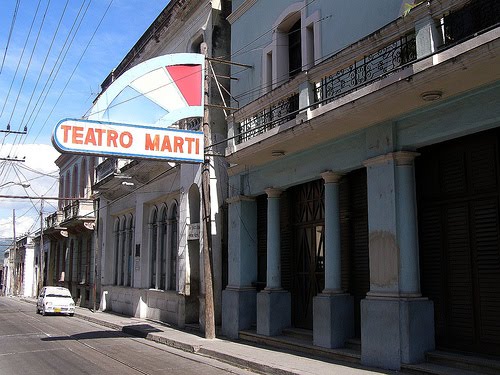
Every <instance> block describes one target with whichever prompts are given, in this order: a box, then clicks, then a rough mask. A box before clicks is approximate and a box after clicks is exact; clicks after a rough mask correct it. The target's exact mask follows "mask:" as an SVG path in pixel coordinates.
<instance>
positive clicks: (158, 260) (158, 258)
mask: <svg viewBox="0 0 500 375" xmlns="http://www.w3.org/2000/svg"><path fill="white" fill-rule="evenodd" d="M155 225H156V238H154V239H153V241H156V280H155V284H156V285H155V289H159V288H160V278H161V246H160V245H161V230H160V225H161V221H160V219H158V221H157V222H156V223H155ZM165 281H166V280H165Z"/></svg>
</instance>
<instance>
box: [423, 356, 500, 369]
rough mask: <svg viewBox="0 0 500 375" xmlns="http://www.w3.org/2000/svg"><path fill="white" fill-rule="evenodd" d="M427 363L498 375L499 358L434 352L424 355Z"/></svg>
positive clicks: (499, 367)
mask: <svg viewBox="0 0 500 375" xmlns="http://www.w3.org/2000/svg"><path fill="white" fill-rule="evenodd" d="M426 360H427V362H428V363H432V364H436V365H441V366H447V367H453V368H457V369H463V370H468V371H473V372H475V373H476V374H477V373H480V374H492V375H493V374H495V375H498V374H500V358H492V357H485V356H478V355H472V354H465V353H452V352H444V351H440V350H435V351H432V352H429V353H427V354H426Z"/></svg>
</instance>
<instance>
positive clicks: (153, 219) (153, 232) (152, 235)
mask: <svg viewBox="0 0 500 375" xmlns="http://www.w3.org/2000/svg"><path fill="white" fill-rule="evenodd" d="M157 217H158V212H157V209H156V207H154V208H153V211H152V215H151V216H150V220H149V244H150V246H149V249H150V253H149V275H150V279H149V286H150V288H153V289H158V283H157V281H156V275H157V270H156V266H157V261H156V260H157V250H158V246H157V245H158V244H157V238H158V221H157Z"/></svg>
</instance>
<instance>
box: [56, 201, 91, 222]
mask: <svg viewBox="0 0 500 375" xmlns="http://www.w3.org/2000/svg"><path fill="white" fill-rule="evenodd" d="M63 215H64V216H63V222H67V221H70V220H75V219H82V220H86V221H89V220H93V219H94V201H93V200H91V199H79V200H75V201H73V202H71V203H70V204H68V205H66V206H65V207H64V209H63Z"/></svg>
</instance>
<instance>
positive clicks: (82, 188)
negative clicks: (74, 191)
mask: <svg viewBox="0 0 500 375" xmlns="http://www.w3.org/2000/svg"><path fill="white" fill-rule="evenodd" d="M86 188H87V160H85V158H82V164H81V167H80V185H79V192H78V194H79V196H80V197H86V196H87V195H86V190H87V189H86Z"/></svg>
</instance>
